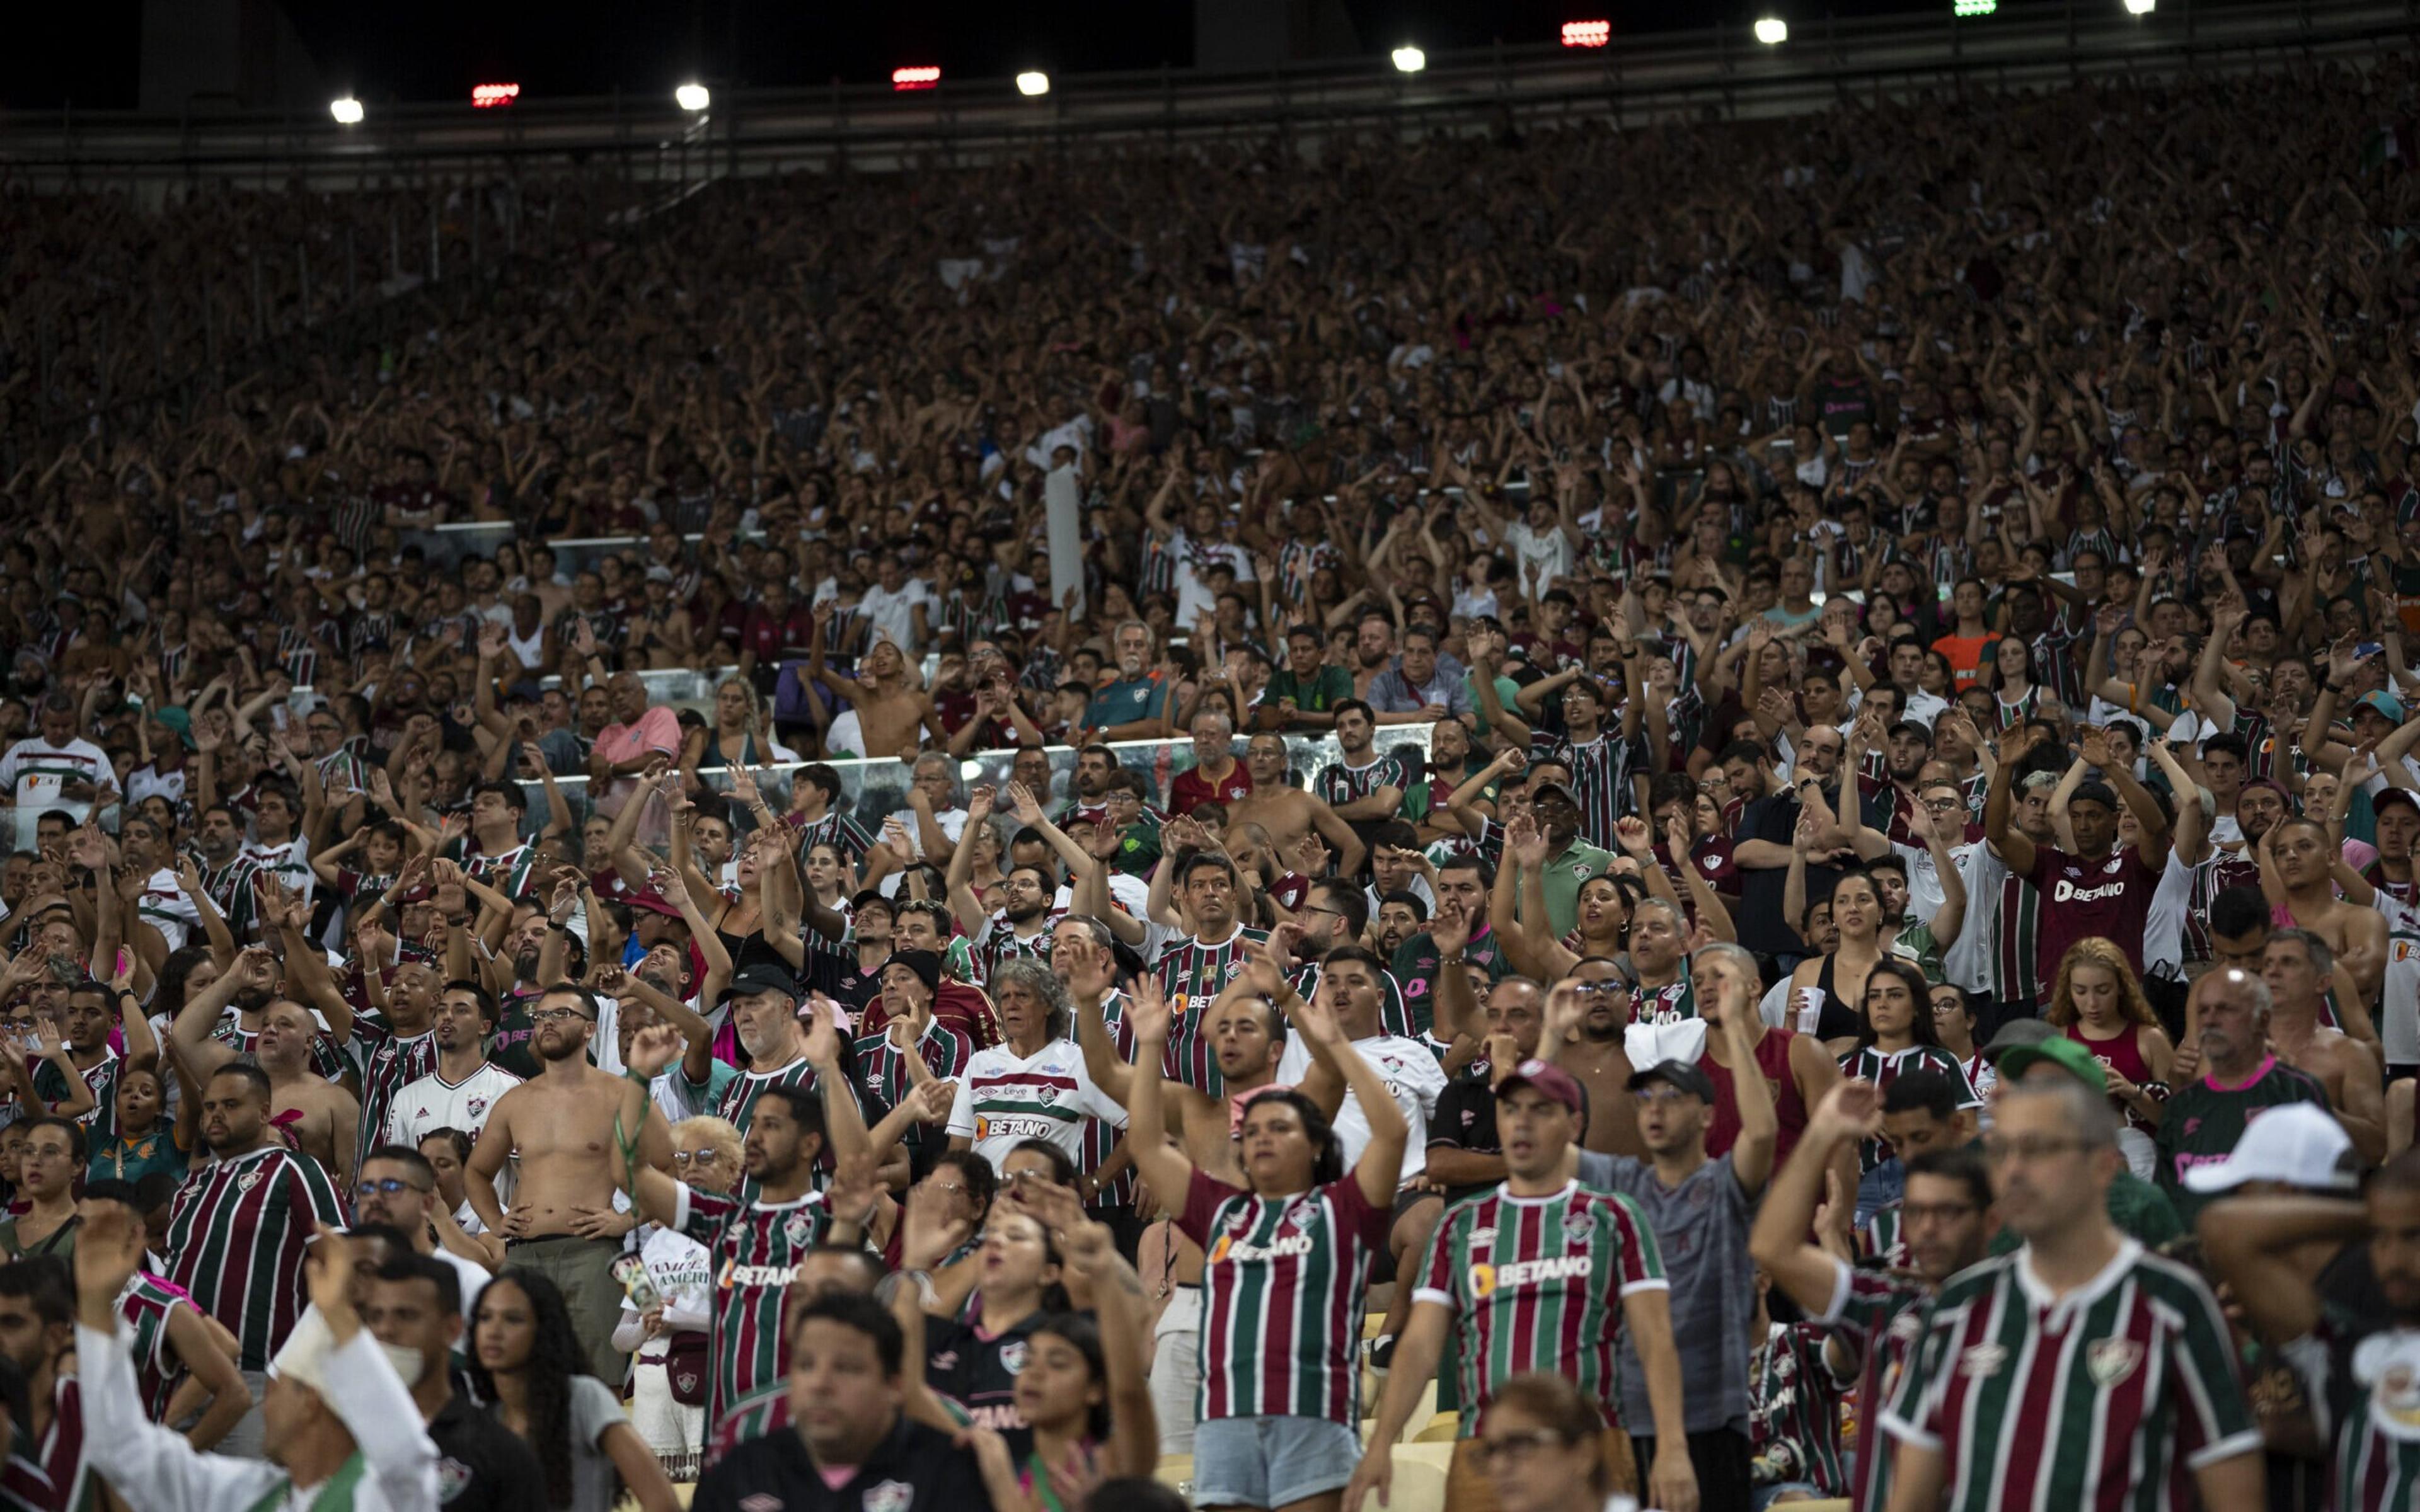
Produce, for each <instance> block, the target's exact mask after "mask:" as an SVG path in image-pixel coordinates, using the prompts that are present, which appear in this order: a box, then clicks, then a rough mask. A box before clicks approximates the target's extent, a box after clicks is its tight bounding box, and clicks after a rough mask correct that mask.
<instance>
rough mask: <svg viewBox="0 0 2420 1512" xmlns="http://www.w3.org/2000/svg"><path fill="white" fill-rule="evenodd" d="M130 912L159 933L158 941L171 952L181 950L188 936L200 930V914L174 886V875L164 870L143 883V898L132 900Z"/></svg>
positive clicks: (183, 890)
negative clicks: (132, 905)
mask: <svg viewBox="0 0 2420 1512" xmlns="http://www.w3.org/2000/svg"><path fill="white" fill-rule="evenodd" d="M134 912H135V915H136V917H138V918H141V919H142V920H143V922H145V923H146V924H148V925H150V926H151V927H152V928H153V929H156V930H158V931H159V932H160V938H162V939H163V940H165V941H167V942H168V949H171V950H178V949H184V945H185V941H186V939H187V938H188V936H189V935H190V934H191V933H192V932H193V931H194V930H197V929H200V928H201V927H202V915H201V910H199V909H197V908H195V907H194V901H193V900H192V899H191V898H188V897H186V896H185V889H184V888H183V887H179V886H178V883H177V873H176V872H171V871H170V870H168V869H167V868H166V867H162V868H161V869H160V870H159V871H157V872H152V873H151V875H150V876H149V877H148V878H147V879H146V880H145V882H144V884H143V896H142V897H140V898H138V899H136V900H135V903H134Z"/></svg>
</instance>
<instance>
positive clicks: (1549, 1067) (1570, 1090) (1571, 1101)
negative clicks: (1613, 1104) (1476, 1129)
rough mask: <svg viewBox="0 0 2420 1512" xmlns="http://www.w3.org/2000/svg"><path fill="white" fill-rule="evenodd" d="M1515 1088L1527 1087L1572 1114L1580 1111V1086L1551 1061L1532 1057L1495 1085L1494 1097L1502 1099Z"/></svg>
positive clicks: (1570, 1074) (1569, 1074)
mask: <svg viewBox="0 0 2420 1512" xmlns="http://www.w3.org/2000/svg"><path fill="white" fill-rule="evenodd" d="M1516 1087H1527V1088H1529V1089H1531V1090H1532V1091H1535V1092H1537V1093H1539V1094H1540V1095H1542V1096H1544V1097H1551V1098H1553V1099H1554V1100H1555V1101H1556V1102H1558V1103H1561V1104H1562V1105H1563V1106H1565V1107H1567V1108H1569V1109H1571V1110H1572V1111H1573V1112H1574V1113H1577V1112H1580V1111H1581V1103H1582V1099H1581V1097H1580V1084H1579V1083H1578V1082H1576V1081H1574V1080H1573V1079H1572V1073H1571V1072H1567V1071H1565V1070H1563V1068H1562V1067H1560V1066H1558V1065H1555V1064H1554V1063H1552V1062H1551V1061H1544V1060H1540V1059H1538V1058H1537V1057H1534V1056H1532V1057H1530V1058H1528V1060H1525V1061H1523V1062H1521V1064H1519V1065H1517V1066H1515V1067H1513V1068H1512V1075H1510V1076H1507V1077H1505V1078H1504V1080H1503V1081H1501V1082H1500V1083H1498V1084H1497V1088H1496V1095H1497V1097H1499V1098H1500V1097H1502V1096H1503V1095H1504V1094H1505V1093H1507V1092H1510V1091H1511V1090H1512V1088H1516Z"/></svg>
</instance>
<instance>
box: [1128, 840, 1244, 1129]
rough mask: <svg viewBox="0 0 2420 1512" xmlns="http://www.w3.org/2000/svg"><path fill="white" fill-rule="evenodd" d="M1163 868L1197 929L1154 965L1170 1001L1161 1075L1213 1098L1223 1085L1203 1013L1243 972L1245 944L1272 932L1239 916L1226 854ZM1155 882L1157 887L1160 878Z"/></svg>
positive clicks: (1162, 992) (1203, 855) (1205, 854)
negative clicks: (1164, 1067) (1249, 925)
mask: <svg viewBox="0 0 2420 1512" xmlns="http://www.w3.org/2000/svg"><path fill="white" fill-rule="evenodd" d="M1161 870H1162V871H1163V872H1172V873H1173V878H1172V880H1173V881H1174V883H1175V887H1176V891H1177V893H1178V895H1179V896H1180V897H1182V898H1183V900H1184V903H1185V912H1186V914H1187V916H1188V917H1189V918H1191V919H1192V920H1193V933H1192V934H1191V935H1189V936H1187V938H1185V939H1183V940H1180V941H1178V942H1177V943H1176V944H1174V945H1172V946H1171V947H1169V948H1168V949H1166V950H1164V951H1162V952H1161V953H1160V957H1159V959H1158V961H1157V962H1156V963H1155V964H1153V966H1152V968H1151V970H1152V975H1153V976H1154V977H1155V978H1156V979H1157V980H1158V982H1159V991H1160V995H1161V996H1162V997H1164V998H1166V999H1167V1001H1168V1011H1169V1033H1168V1051H1167V1056H1168V1060H1167V1067H1168V1069H1167V1070H1166V1072H1163V1074H1165V1075H1166V1076H1167V1077H1168V1079H1169V1080H1171V1081H1175V1082H1182V1083H1184V1084H1185V1085H1186V1086H1187V1087H1191V1088H1198V1089H1200V1090H1202V1091H1203V1092H1208V1093H1211V1094H1213V1095H1214V1096H1215V1095H1217V1094H1218V1089H1219V1086H1220V1083H1219V1080H1218V1066H1217V1060H1216V1057H1214V1056H1213V1055H1212V1054H1211V1048H1210V1038H1209V1036H1208V1034H1207V1033H1205V1032H1204V1030H1203V1026H1202V1015H1203V1014H1204V1013H1206V1012H1207V1011H1209V1007H1210V1005H1211V1004H1212V1003H1213V1002H1215V1001H1216V1000H1217V999H1218V995H1219V993H1221V992H1222V991H1224V990H1225V989H1226V986H1227V984H1228V983H1229V982H1231V981H1233V980H1234V979H1235V978H1237V977H1239V976H1241V975H1242V974H1243V970H1244V954H1245V949H1246V947H1247V946H1249V944H1250V943H1251V942H1253V941H1256V940H1264V939H1266V938H1268V935H1267V934H1266V933H1264V932H1263V931H1261V930H1255V929H1246V928H1245V927H1244V925H1243V923H1242V921H1241V920H1240V919H1239V918H1237V914H1236V898H1235V891H1236V884H1235V869H1234V864H1233V862H1231V861H1229V860H1228V859H1227V858H1226V857H1225V856H1218V855H1214V854H1212V853H1210V852H1206V851H1203V852H1197V853H1195V854H1194V855H1192V856H1187V857H1186V858H1184V859H1183V860H1182V861H1178V862H1172V863H1171V864H1169V865H1166V866H1163V867H1162V869H1161ZM1154 881H1155V887H1156V881H1157V879H1156V878H1155V879H1154Z"/></svg>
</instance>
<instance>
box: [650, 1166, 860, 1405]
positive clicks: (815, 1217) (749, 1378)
mask: <svg viewBox="0 0 2420 1512" xmlns="http://www.w3.org/2000/svg"><path fill="white" fill-rule="evenodd" d="M680 1199H681V1200H680V1211H679V1212H678V1213H677V1214H676V1215H675V1216H676V1219H677V1222H676V1224H675V1227H678V1228H679V1230H680V1231H681V1232H682V1233H684V1234H687V1235H688V1236H689V1237H690V1238H691V1239H693V1240H695V1241H697V1242H699V1243H700V1244H703V1245H704V1246H706V1254H707V1255H709V1256H710V1257H712V1258H713V1261H714V1326H713V1330H712V1332H711V1335H710V1336H709V1337H710V1348H709V1352H708V1355H707V1359H708V1360H709V1362H710V1363H711V1365H712V1368H711V1369H710V1370H708V1371H707V1373H706V1421H707V1422H708V1423H719V1422H721V1420H722V1414H723V1412H725V1411H726V1410H727V1409H728V1408H729V1407H730V1406H731V1404H733V1403H735V1402H737V1401H738V1400H739V1398H741V1397H742V1396H747V1395H748V1394H749V1393H750V1392H752V1391H755V1390H757V1389H759V1388H760V1387H764V1386H767V1385H770V1384H773V1383H775V1382H778V1381H780V1380H781V1379H782V1377H783V1374H784V1373H785V1372H786V1371H788V1369H789V1368H790V1348H789V1341H788V1340H787V1339H786V1338H785V1337H783V1333H782V1303H783V1299H784V1298H785V1297H787V1296H788V1295H789V1291H790V1277H791V1274H792V1273H793V1272H795V1271H796V1270H797V1269H798V1266H799V1261H800V1260H803V1259H805V1258H806V1257H807V1251H808V1250H810V1249H812V1248H814V1244H815V1242H816V1241H817V1240H820V1239H821V1238H823V1236H824V1230H825V1229H826V1228H828V1227H830V1225H831V1214H830V1213H829V1212H827V1211H824V1199H823V1194H822V1193H820V1192H810V1193H808V1194H807V1195H806V1196H803V1197H800V1198H799V1199H798V1200H797V1201H795V1202H784V1203H781V1204H779V1205H769V1204H767V1203H762V1202H741V1201H739V1200H737V1198H734V1197H729V1196H722V1195H721V1194H719V1193H713V1192H700V1191H698V1190H696V1189H695V1188H693V1187H688V1186H684V1187H682V1188H681V1189H680Z"/></svg>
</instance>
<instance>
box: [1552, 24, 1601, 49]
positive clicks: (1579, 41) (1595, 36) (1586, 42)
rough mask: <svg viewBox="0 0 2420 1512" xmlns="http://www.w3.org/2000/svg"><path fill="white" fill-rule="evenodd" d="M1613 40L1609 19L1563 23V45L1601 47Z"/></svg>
mask: <svg viewBox="0 0 2420 1512" xmlns="http://www.w3.org/2000/svg"><path fill="white" fill-rule="evenodd" d="M1611 40H1613V23H1611V22H1609V21H1567V22H1565V23H1563V45H1564V46H1565V47H1603V46H1604V45H1605V44H1606V43H1607V42H1609V41H1611Z"/></svg>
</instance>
